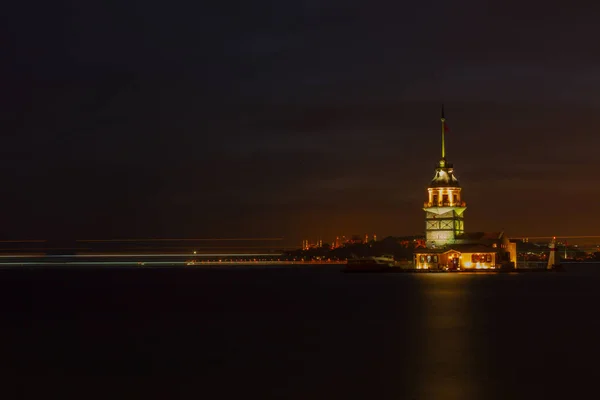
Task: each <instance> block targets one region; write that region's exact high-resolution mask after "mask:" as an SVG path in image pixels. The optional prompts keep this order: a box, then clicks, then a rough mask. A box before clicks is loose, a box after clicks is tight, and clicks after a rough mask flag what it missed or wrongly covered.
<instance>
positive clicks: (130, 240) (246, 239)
mask: <svg viewBox="0 0 600 400" xmlns="http://www.w3.org/2000/svg"><path fill="white" fill-rule="evenodd" d="M258 240H283V238H282V237H279V238H202V239H168V238H164V239H80V240H79V239H78V240H75V241H76V242H201V241H258Z"/></svg>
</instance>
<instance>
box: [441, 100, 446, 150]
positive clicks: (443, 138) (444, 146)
mask: <svg viewBox="0 0 600 400" xmlns="http://www.w3.org/2000/svg"><path fill="white" fill-rule="evenodd" d="M441 120H442V160H445V159H446V143H445V142H444V140H445V137H444V136H445V135H444V133H445V132H444V129H445V127H446V124H445V122H446V119H445V118H444V105H443V104H442V118H441Z"/></svg>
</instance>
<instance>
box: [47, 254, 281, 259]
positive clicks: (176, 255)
mask: <svg viewBox="0 0 600 400" xmlns="http://www.w3.org/2000/svg"><path fill="white" fill-rule="evenodd" d="M281 255H282V254H281V253H229V254H228V253H216V254H206V253H198V254H193V253H184V254H169V253H162V254H127V253H119V254H52V255H47V256H46V257H48V258H51V257H61V258H65V257H188V258H193V257H197V258H198V257H264V256H269V257H280V256H281Z"/></svg>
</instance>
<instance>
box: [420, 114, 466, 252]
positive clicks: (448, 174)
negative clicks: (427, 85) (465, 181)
mask: <svg viewBox="0 0 600 400" xmlns="http://www.w3.org/2000/svg"><path fill="white" fill-rule="evenodd" d="M441 120H442V158H441V159H440V161H439V163H438V164H437V165H436V167H435V176H434V177H433V180H432V181H431V184H429V187H428V188H427V192H428V193H427V194H428V200H427V201H426V202H425V204H424V207H423V210H424V211H425V239H426V241H427V247H443V246H445V245H447V244H452V243H455V241H456V240H457V239H458V238H459V235H461V234H463V233H464V231H465V223H464V219H463V214H464V212H465V210H466V208H467V207H466V204H465V202H464V201H462V199H461V193H460V191H461V188H460V185H459V183H458V179H456V177H455V176H454V169H453V168H452V164H450V163H448V162H446V144H445V137H444V135H445V133H446V130H447V127H446V119H445V118H444V106H443V105H442V118H441Z"/></svg>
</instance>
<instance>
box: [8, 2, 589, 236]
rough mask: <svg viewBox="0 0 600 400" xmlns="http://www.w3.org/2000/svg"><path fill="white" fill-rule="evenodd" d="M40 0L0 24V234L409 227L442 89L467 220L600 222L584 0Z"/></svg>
mask: <svg viewBox="0 0 600 400" xmlns="http://www.w3.org/2000/svg"><path fill="white" fill-rule="evenodd" d="M33 3H36V2H29V3H28V4H26V3H21V2H20V3H15V4H12V5H11V9H10V10H9V11H10V12H7V15H10V16H11V20H10V21H6V23H5V24H3V25H2V29H3V32H4V33H5V34H4V36H5V37H6V38H7V42H8V44H7V46H6V48H7V50H8V52H9V53H10V57H9V58H7V60H8V62H6V63H3V65H2V66H1V67H0V68H2V69H1V71H2V72H4V73H3V78H2V79H3V83H5V84H4V85H3V92H2V94H1V95H0V100H1V104H2V109H1V110H0V113H1V116H2V119H1V121H2V122H1V123H0V124H1V125H0V128H1V129H2V133H3V137H4V139H5V140H4V143H3V146H0V166H1V171H0V177H1V178H2V181H3V185H4V188H5V191H6V194H5V196H4V204H5V207H6V209H7V210H9V212H7V215H5V216H4V217H3V225H2V226H3V232H4V236H14V237H17V236H19V237H36V236H40V235H41V236H52V235H65V236H69V235H73V236H88V237H90V236H98V237H108V236H110V237H124V236H159V235H163V236H169V235H170V236H185V235H190V236H204V235H211V236H212V235H217V234H218V235H225V236H238V235H262V234H268V235H277V236H279V235H283V236H286V237H288V238H289V240H290V241H292V242H294V243H295V242H296V241H297V240H298V239H301V238H302V237H305V236H312V237H315V236H322V237H323V238H324V239H326V240H330V239H331V238H332V237H333V236H335V235H339V234H351V233H365V232H370V233H378V234H379V235H384V234H411V233H416V232H419V231H421V230H422V228H423V221H422V211H421V205H422V201H423V199H424V196H425V188H426V186H427V184H428V182H429V180H430V179H431V177H432V176H433V165H434V163H435V162H436V161H437V159H438V157H439V147H440V145H439V120H438V117H439V105H440V103H441V102H445V103H446V106H447V107H446V109H447V117H448V123H449V125H450V127H451V132H450V133H449V134H448V138H447V139H448V155H449V158H450V160H451V161H452V162H454V163H455V167H456V172H457V175H458V177H459V179H460V180H461V183H462V184H463V187H464V198H465V199H466V200H467V202H468V203H469V209H468V211H467V228H468V229H482V230H483V229H485V230H490V229H499V228H501V227H504V228H506V229H507V230H508V231H509V232H510V233H515V234H529V233H530V232H533V233H539V234H546V233H548V232H549V231H550V230H552V231H553V232H565V233H566V232H567V231H568V233H570V234H577V233H579V232H576V231H577V230H578V229H580V230H581V232H583V231H585V232H591V231H593V230H594V229H595V227H594V226H593V225H592V224H591V222H590V221H593V220H594V218H596V217H597V215H595V214H594V213H595V211H591V213H592V215H588V216H587V217H583V216H582V215H583V214H584V211H583V210H584V208H583V207H579V206H578V205H579V204H581V202H582V199H583V198H596V197H597V196H598V195H600V193H598V189H596V185H594V184H593V182H594V181H595V170H594V164H595V159H596V158H597V148H598V145H599V144H600V143H599V142H600V139H598V135H597V132H596V128H595V126H596V122H595V118H596V115H597V113H598V108H599V107H600V104H599V103H598V100H597V93H598V90H599V89H600V75H599V74H598V73H597V71H598V70H599V67H600V65H599V64H600V58H598V52H596V51H594V49H595V47H596V43H595V41H596V40H595V38H596V36H597V35H596V34H595V30H596V27H595V22H596V21H595V20H594V19H593V16H594V12H593V11H594V10H592V9H591V8H590V6H589V4H588V7H575V6H573V7H568V8H565V7H564V5H563V4H562V3H560V4H559V3H556V4H554V3H552V2H547V3H546V4H545V6H544V7H533V6H532V7H528V6H527V5H526V4H522V3H515V2H506V1H502V2H500V1H494V2H487V3H481V2H475V1H464V2H460V4H458V3H453V4H450V3H447V2H439V1H432V2H425V3H423V2H421V3H415V4H412V5H408V4H402V5H400V4H395V3H394V4H392V3H389V2H377V1H376V2H359V1H344V2H342V1H341V0H338V1H333V0H332V1H319V2H317V1H303V2H296V3H293V4H291V3H285V2H283V3H282V2H258V3H256V2H234V3H218V2H213V4H210V3H202V4H200V3H198V4H190V3H183V2H171V3H169V5H168V6H166V5H165V4H164V3H159V2H155V1H149V2H148V1H146V2H127V3H118V4H117V3H109V2H63V3H60V4H53V5H48V4H45V3H44V4H42V3H41V2H37V4H35V5H34V4H33ZM593 7H595V6H593ZM33 10H37V11H36V12H33ZM550 200H551V201H550ZM553 207H554V208H553ZM557 207H560V208H561V209H562V210H564V211H563V213H562V214H564V215H565V217H564V218H555V219H549V218H548V215H550V214H552V213H553V209H554V214H556V208H557ZM586 213H588V214H589V213H590V211H587V212H586ZM586 215H587V214H586ZM500 225H501V226H500Z"/></svg>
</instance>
